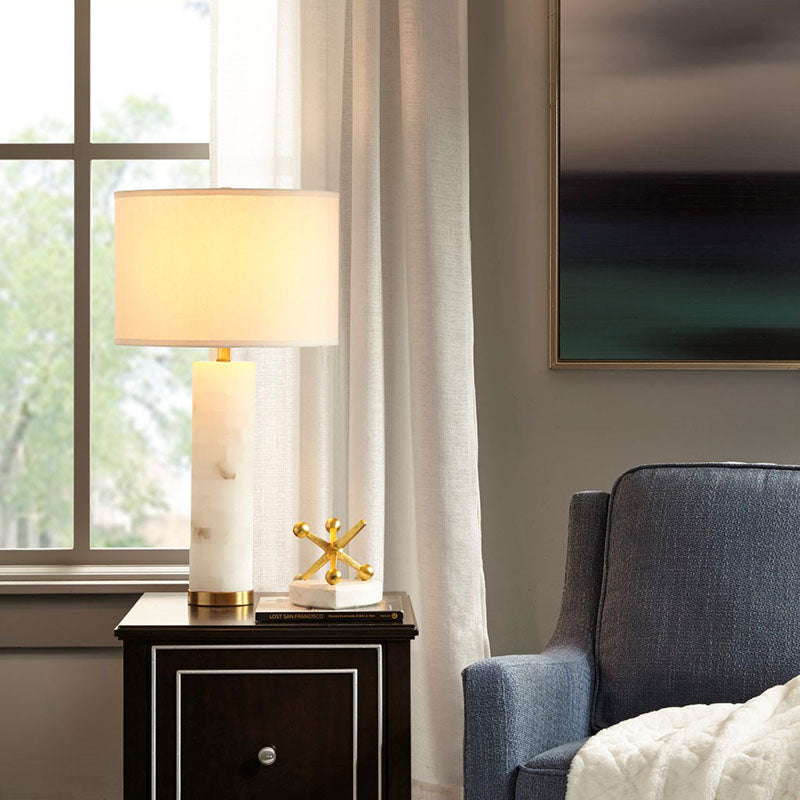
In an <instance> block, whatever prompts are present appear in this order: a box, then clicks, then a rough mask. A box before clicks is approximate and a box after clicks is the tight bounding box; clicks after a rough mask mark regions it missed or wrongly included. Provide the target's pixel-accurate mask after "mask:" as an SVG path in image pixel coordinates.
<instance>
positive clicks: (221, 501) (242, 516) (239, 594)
mask: <svg viewBox="0 0 800 800" xmlns="http://www.w3.org/2000/svg"><path fill="white" fill-rule="evenodd" d="M254 398H255V364H253V363H251V362H241V361H239V362H230V361H217V362H214V361H198V362H196V363H195V364H193V365H192V522H191V543H190V546H189V576H190V577H189V602H190V603H192V604H193V605H247V604H249V603H251V602H252V590H253V441H254V439H253V424H254V420H255V400H254Z"/></svg>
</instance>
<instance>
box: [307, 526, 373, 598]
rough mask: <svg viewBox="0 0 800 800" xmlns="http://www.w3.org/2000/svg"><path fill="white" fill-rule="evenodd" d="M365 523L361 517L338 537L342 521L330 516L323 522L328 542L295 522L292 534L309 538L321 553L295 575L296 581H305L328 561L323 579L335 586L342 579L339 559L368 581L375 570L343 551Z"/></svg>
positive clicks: (362, 528)
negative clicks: (338, 563) (328, 537)
mask: <svg viewBox="0 0 800 800" xmlns="http://www.w3.org/2000/svg"><path fill="white" fill-rule="evenodd" d="M366 525H367V521H366V520H364V519H362V520H361V521H360V522H357V523H356V524H355V525H353V527H352V528H350V530H349V531H347V533H346V534H345V535H344V536H343V537H342V538H341V539H340V538H339V531H340V530H341V529H342V523H341V522H340V521H339V520H338V519H336V517H330V518H329V519H328V520H327V522H326V523H325V530H326V531H328V535H329V536H330V542H326V541H325V540H324V539H320V537H319V536H316V535H314V534H313V533H311V529H310V528H309V527H308V524H307V523H305V522H298V523H296V524H295V526H294V528H293V529H292V530H293V531H294V535H295V536H297V537H298V538H299V539H310V540H311V541H312V542H314V544H315V545H316V546H317V547H319V548H320V549H321V550H322V555H321V556H320V557H319V558H318V559H317V560H316V561H315V562H314V563H313V564H312V565H311V566H310V567H309V568H308V569H307V570H306V571H305V572H303V573H302V574H300V575H296V576H295V580H296V581H307V580H308V579H309V578H310V577H311V576H312V575H313V574H314V573H315V572H317V571H318V570H319V569H321V568H322V567H323V566H324V565H325V564H326V563H330V568H329V569H328V571H327V572H326V573H325V580H326V581H327V582H328V583H329V584H330V585H331V586H336V584H337V583H339V581H340V580H341V579H342V573H341V570H340V569H339V568H338V566H337V561H338V560H339V559H341V560H342V561H343V562H344V563H345V564H347V566H348V567H352V568H353V569H354V570H356V572H357V573H358V577H359V578H360V579H361V580H362V581H368V580H369V579H370V578H371V577H372V576H373V575H374V574H375V571H374V570H373V569H372V567H371V566H370V565H369V564H359V563H358V561H356V560H355V559H354V558H352V557H351V556H349V555H348V554H347V553H345V552H344V548H345V547H347V545H348V544H350V542H352V541H353V539H355V538H356V536H358V534H359V533H361V531H362V530H364V528H365V527H366Z"/></svg>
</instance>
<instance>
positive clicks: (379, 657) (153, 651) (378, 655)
mask: <svg viewBox="0 0 800 800" xmlns="http://www.w3.org/2000/svg"><path fill="white" fill-rule="evenodd" d="M159 650H373V651H374V652H375V660H376V665H377V669H378V698H377V699H378V741H377V746H378V800H381V797H382V792H383V781H382V772H383V650H382V648H381V645H379V644H157V645H152V646H151V648H150V694H151V700H150V706H151V708H150V797H151V800H157V798H156V767H157V763H156V660H157V656H158V651H159ZM337 671H339V672H350V671H351V670H349V669H345V670H303V669H297V670H179V671H178V672H179V673H183V674H187V673H193V672H222V673H224V672H337ZM356 672H357V670H356ZM354 680H356V676H354ZM177 682H178V684H179V683H180V674H179V675H178V677H177ZM356 692H357V689H356V691H354V693H353V696H354V700H353V702H355V698H356ZM177 715H178V716H177V717H176V725H177V726H178V727H177V730H176V738H177V741H178V753H180V705H179V704H177ZM356 719H357V709H356V708H354V710H353V720H354V725H355V720H356ZM356 732H357V728H356V731H354V736H355V735H356ZM353 753H354V754H355V753H356V750H355V742H354V749H353ZM178 758H180V756H178ZM354 769H355V767H354ZM357 791H358V787H357V782H356V781H355V780H354V783H353V797H354V800H357ZM177 798H178V800H180V772H179V773H178V775H177Z"/></svg>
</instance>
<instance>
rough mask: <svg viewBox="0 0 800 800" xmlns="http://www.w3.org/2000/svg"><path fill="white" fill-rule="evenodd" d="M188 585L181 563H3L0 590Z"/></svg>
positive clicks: (176, 588)
mask: <svg viewBox="0 0 800 800" xmlns="http://www.w3.org/2000/svg"><path fill="white" fill-rule="evenodd" d="M188 588H189V567H188V566H186V565H181V564H169V565H166V566H153V565H152V564H147V565H142V566H116V565H115V566H111V565H108V566H107V565H93V566H89V565H64V564H58V565H53V566H49V565H42V566H39V565H37V566H24V567H23V566H10V565H5V566H1V567H0V594H131V593H136V592H181V591H185V590H187V589H188Z"/></svg>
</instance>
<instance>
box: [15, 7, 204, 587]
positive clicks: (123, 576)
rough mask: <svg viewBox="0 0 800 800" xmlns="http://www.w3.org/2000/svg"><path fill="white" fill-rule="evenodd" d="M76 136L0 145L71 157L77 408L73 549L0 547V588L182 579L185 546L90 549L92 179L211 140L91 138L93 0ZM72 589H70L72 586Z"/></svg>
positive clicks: (77, 83)
mask: <svg viewBox="0 0 800 800" xmlns="http://www.w3.org/2000/svg"><path fill="white" fill-rule="evenodd" d="M74 48H75V77H74V92H75V97H74V109H75V110H74V113H75V119H74V142H72V143H41V144H40V143H34V144H27V143H26V144H5V143H0V161H4V160H35V159H46V160H54V161H71V162H72V163H73V166H74V194H75V196H74V234H73V235H74V298H75V304H74V346H73V359H74V387H73V392H74V406H73V415H74V418H73V448H74V462H73V528H72V530H73V542H72V547H71V548H18V549H3V550H0V591H2V589H3V584H4V583H13V582H17V581H25V582H27V584H28V585H29V586H32V585H34V584H36V585H39V584H41V585H42V586H43V587H44V588H45V590H48V589H47V588H46V586H50V584H51V583H57V584H58V585H60V586H61V587H62V588H63V587H64V586H65V584H64V583H63V581H64V580H69V581H72V580H75V581H76V582H80V583H84V582H89V583H93V582H96V581H109V582H111V583H115V584H116V583H120V584H121V585H120V587H119V590H120V591H122V590H130V586H131V584H130V583H129V581H131V580H135V581H136V582H138V583H142V581H145V583H144V584H143V585H145V586H147V588H153V584H152V583H147V581H150V580H152V581H156V582H158V583H159V584H161V583H166V584H167V585H169V582H170V581H172V580H183V579H185V575H186V567H185V565H186V564H187V563H188V558H189V556H188V553H189V551H188V548H180V549H166V548H133V547H119V548H97V547H96V548H92V546H91V485H90V440H89V437H90V392H91V373H90V363H91V359H90V344H91V339H90V328H91V177H92V162H93V161H99V160H108V159H113V160H125V161H134V160H139V159H147V160H153V159H180V160H190V159H191V160H206V161H207V160H208V159H209V151H210V147H209V143H208V142H192V143H190V142H176V143H133V142H130V143H116V142H114V143H100V142H93V141H92V140H91V0H74ZM71 590H74V589H71Z"/></svg>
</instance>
